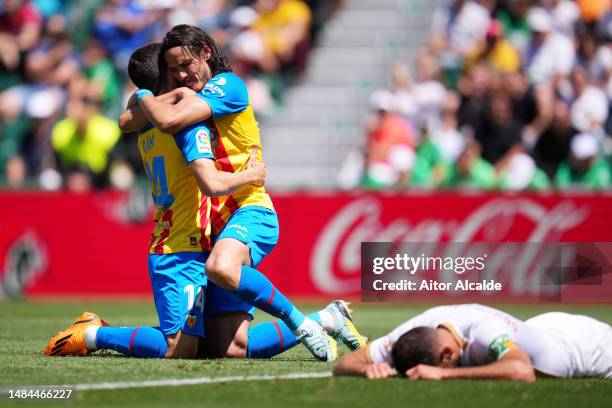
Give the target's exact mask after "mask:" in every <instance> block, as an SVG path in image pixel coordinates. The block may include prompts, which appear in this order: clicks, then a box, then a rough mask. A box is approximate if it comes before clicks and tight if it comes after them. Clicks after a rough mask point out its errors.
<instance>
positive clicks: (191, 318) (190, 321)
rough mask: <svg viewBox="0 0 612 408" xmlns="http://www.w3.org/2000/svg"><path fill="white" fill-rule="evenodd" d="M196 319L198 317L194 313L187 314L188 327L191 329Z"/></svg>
mask: <svg viewBox="0 0 612 408" xmlns="http://www.w3.org/2000/svg"><path fill="white" fill-rule="evenodd" d="M197 321H198V317H197V316H196V315H193V314H190V315H188V316H187V326H189V328H190V329H193V328H194V327H195V325H196V323H197Z"/></svg>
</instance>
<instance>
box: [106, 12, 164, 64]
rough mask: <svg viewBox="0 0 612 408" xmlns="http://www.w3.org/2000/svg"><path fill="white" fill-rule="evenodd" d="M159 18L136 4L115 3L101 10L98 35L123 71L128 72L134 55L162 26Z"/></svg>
mask: <svg viewBox="0 0 612 408" xmlns="http://www.w3.org/2000/svg"><path fill="white" fill-rule="evenodd" d="M156 17H157V15H156V14H155V13H154V12H147V11H146V10H144V9H143V8H141V7H140V6H139V5H138V4H137V3H136V1H134V0H111V1H109V2H107V3H104V4H103V5H102V7H101V8H100V9H99V11H98V13H97V15H96V20H95V24H94V31H95V34H96V37H97V38H98V39H99V40H100V42H101V43H102V44H103V45H104V47H106V51H107V52H108V53H109V55H110V56H111V57H112V58H113V61H114V63H115V65H116V66H117V68H118V69H119V71H121V72H125V70H126V69H127V63H128V61H129V57H130V54H131V53H132V51H134V50H135V49H136V48H138V47H141V46H143V45H145V44H146V43H147V42H148V41H149V40H150V36H151V34H152V33H153V32H154V31H155V23H158V24H159V23H162V22H161V21H157V19H156Z"/></svg>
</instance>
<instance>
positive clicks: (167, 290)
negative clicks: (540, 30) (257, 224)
mask: <svg viewBox="0 0 612 408" xmlns="http://www.w3.org/2000/svg"><path fill="white" fill-rule="evenodd" d="M159 49H160V44H152V45H149V46H146V47H143V48H141V49H139V50H137V51H136V52H134V54H133V55H132V57H131V59H130V64H129V70H128V71H129V75H130V78H131V79H132V81H133V82H134V83H135V84H136V85H137V86H140V87H151V88H156V83H157V78H158V76H159V73H158V70H157V55H158V52H159ZM209 136H210V135H209V130H208V128H206V127H205V126H203V125H202V126H200V125H198V126H192V127H190V128H188V129H187V130H186V131H184V132H179V133H178V134H175V135H174V136H172V135H168V134H164V133H162V132H159V131H158V130H157V129H156V128H154V127H151V126H147V127H145V128H144V129H143V130H141V131H140V134H139V142H138V144H139V150H140V154H141V156H142V159H143V164H144V165H145V168H146V169H147V175H148V178H149V180H150V182H151V183H152V193H153V200H154V202H155V205H156V207H157V211H156V213H155V219H156V225H155V228H154V231H153V234H152V240H151V243H150V247H151V251H150V252H151V253H150V255H149V272H150V277H151V283H152V287H153V294H154V299H155V305H156V308H157V311H158V315H159V320H160V327H159V328H153V327H146V326H137V327H109V326H107V325H106V324H105V323H104V322H103V321H102V320H101V319H100V318H99V317H98V316H97V315H95V314H94V313H89V312H86V313H84V314H83V315H81V316H80V317H78V318H77V319H76V321H75V322H74V323H73V325H72V326H70V327H69V328H68V329H67V330H65V331H62V332H60V333H58V335H57V336H55V337H54V338H53V339H51V342H50V343H49V346H48V347H47V349H46V350H45V354H47V355H53V356H56V355H57V356H61V355H86V354H89V353H91V352H92V351H94V350H97V349H112V350H115V351H118V352H121V353H124V354H127V355H132V356H137V357H158V358H162V357H182V358H193V357H196V354H197V351H198V346H199V345H201V343H204V342H202V341H201V340H202V339H203V338H204V322H205V319H206V316H205V311H206V312H208V313H209V314H210V313H211V311H210V309H212V310H213V311H214V310H215V309H217V310H218V309H223V307H225V308H231V307H232V306H233V305H235V304H236V302H237V301H238V300H237V299H233V298H231V296H230V297H225V298H223V296H221V298H223V299H224V300H225V303H223V304H220V303H214V301H213V303H212V304H211V299H210V298H209V296H204V293H206V294H207V295H208V293H209V292H208V291H207V289H206V288H207V281H206V277H205V276H204V262H205V260H206V256H207V251H208V250H209V249H210V239H209V238H210V237H209V235H208V232H209V228H208V221H207V217H206V214H207V210H208V200H207V197H206V196H204V195H203V194H202V193H201V192H200V189H199V188H198V183H197V182H196V180H195V178H194V174H195V173H196V170H194V169H193V167H195V166H197V167H198V168H204V169H206V171H205V172H204V174H199V176H200V179H199V180H198V181H199V182H200V183H202V184H205V185H207V186H208V185H211V184H214V185H215V186H216V187H215V189H216V190H218V191H222V192H226V191H232V190H233V189H235V187H236V186H237V185H240V184H241V183H245V182H254V183H261V182H262V181H263V178H265V171H264V170H265V169H263V167H262V166H258V165H257V163H256V158H255V155H254V154H252V155H251V158H250V160H249V165H248V167H247V170H246V171H244V172H236V173H225V172H222V171H217V170H216V168H215V167H214V165H213V164H212V163H213V162H212V159H213V156H212V154H211V148H210V140H209ZM202 161H205V162H204V163H202ZM207 162H210V164H209V163H207ZM211 165H212V167H211ZM190 167H191V170H192V171H190ZM156 172H157V174H155V173H156ZM192 172H193V173H194V174H192ZM245 173H246V174H245ZM211 195H212V194H211ZM179 210H181V211H179ZM192 213H196V216H189V214H192ZM169 226H172V228H169ZM218 291H219V292H221V295H222V291H223V290H222V289H218ZM217 295H219V293H217ZM218 297H219V296H217V300H219V299H218ZM204 299H206V300H204ZM213 299H215V297H213ZM230 310H231V309H230ZM311 318H312V319H315V320H317V321H320V322H321V323H322V324H323V325H325V327H326V329H327V330H328V331H329V332H330V333H331V334H333V335H335V336H336V337H338V338H339V339H341V340H343V341H344V342H349V344H354V343H355V339H354V338H353V339H352V341H353V342H352V343H350V341H351V339H350V338H349V337H350V336H351V331H350V328H352V329H354V326H353V325H352V323H351V321H350V311H349V310H348V307H347V304H346V303H345V302H342V301H334V302H332V303H330V305H328V307H326V308H325V309H324V310H322V311H320V312H318V313H314V314H312V315H311ZM349 326H350V328H349ZM353 332H356V330H353ZM208 333H209V336H207V338H211V337H215V336H216V335H217V333H215V332H214V331H208ZM357 334H358V333H357ZM247 339H248V344H245V345H244V350H243V352H242V353H235V354H233V355H230V356H232V357H247V356H248V357H251V358H266V357H272V356H274V355H276V354H278V353H280V352H283V351H285V350H287V349H288V348H291V347H293V346H294V345H295V344H297V343H298V341H299V340H298V338H297V337H296V336H295V335H294V334H293V333H292V332H291V331H290V330H289V328H288V327H287V326H286V325H285V324H284V323H283V322H270V323H262V324H259V325H256V326H254V327H253V328H251V329H250V330H248V333H247ZM357 346H359V343H357ZM354 348H356V347H352V349H354ZM204 349H205V347H204ZM206 354H208V355H210V353H206Z"/></svg>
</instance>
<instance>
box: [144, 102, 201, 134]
mask: <svg viewBox="0 0 612 408" xmlns="http://www.w3.org/2000/svg"><path fill="white" fill-rule="evenodd" d="M139 106H140V109H141V110H142V112H143V113H144V115H145V116H146V118H147V119H148V120H149V121H151V123H153V124H154V125H155V127H156V128H158V129H159V130H161V131H162V132H165V133H176V132H178V131H179V130H181V129H184V128H185V127H187V126H189V125H193V124H194V123H197V122H202V121H204V120H206V119H208V118H210V117H211V116H212V111H211V109H210V106H209V105H208V104H207V103H206V102H205V101H204V100H203V99H201V98H200V97H198V96H196V95H195V94H192V95H190V96H186V97H184V98H182V99H180V100H179V101H178V102H177V103H175V104H168V103H164V102H163V101H162V100H159V99H157V98H155V97H154V96H153V95H147V96H144V97H143V98H142V99H141V100H140V103H139Z"/></svg>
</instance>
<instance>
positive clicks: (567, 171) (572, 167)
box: [555, 133, 610, 189]
mask: <svg viewBox="0 0 612 408" xmlns="http://www.w3.org/2000/svg"><path fill="white" fill-rule="evenodd" d="M555 185H556V186H557V187H558V188H562V189H567V188H589V189H603V188H608V187H610V167H609V165H608V163H607V162H606V161H604V160H602V159H601V157H600V154H599V144H598V142H597V138H595V137H594V136H593V135H591V134H589V133H581V134H579V135H577V136H575V137H574V138H573V139H572V141H571V147H570V156H569V158H568V160H567V161H564V162H562V163H561V164H560V165H559V168H558V169H557V174H556V175H555Z"/></svg>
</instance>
